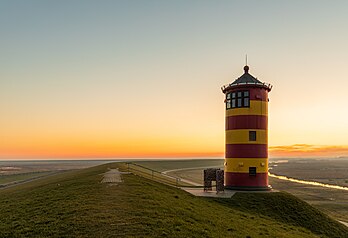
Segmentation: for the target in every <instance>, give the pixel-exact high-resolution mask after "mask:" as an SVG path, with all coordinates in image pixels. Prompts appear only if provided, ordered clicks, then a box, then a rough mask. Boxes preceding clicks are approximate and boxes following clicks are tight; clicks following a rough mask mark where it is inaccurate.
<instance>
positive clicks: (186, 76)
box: [0, 0, 348, 159]
mask: <svg viewBox="0 0 348 238" xmlns="http://www.w3.org/2000/svg"><path fill="white" fill-rule="evenodd" d="M347 11H348V2H346V1H333V2H331V1H314V0H313V1H247V2H245V1H217V2H216V1H171V2H167V1H155V0H154V1H100V2H99V1H98V2H97V1H73V2H71V1H48V2H47V1H2V2H0V29H1V31H2V34H1V35H2V36H1V38H0V52H1V56H0V65H1V66H0V159H49V158H117V157H122V158H124V157H127V158H128V157H159V158H162V157H220V158H222V157H223V155H224V126H225V124H224V113H225V111H224V110H225V105H224V95H223V93H222V92H221V89H220V87H221V86H222V85H224V84H227V83H230V82H232V81H234V80H235V79H236V78H238V77H239V76H240V75H242V74H243V66H244V64H245V62H244V58H245V54H248V64H249V66H250V74H252V75H253V76H255V77H257V78H258V79H259V80H260V81H263V82H269V83H271V84H272V85H273V89H272V91H271V92H270V94H269V97H270V102H269V152H270V157H271V158H272V157H273V158H274V157H348V106H347V103H348V100H347V90H348V79H347V77H348V61H347V55H348V45H347V42H348V15H347V14H346V13H347Z"/></svg>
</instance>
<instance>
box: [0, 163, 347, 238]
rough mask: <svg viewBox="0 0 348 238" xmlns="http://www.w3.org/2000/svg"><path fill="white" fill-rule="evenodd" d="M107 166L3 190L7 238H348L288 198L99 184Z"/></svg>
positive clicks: (136, 181) (1, 226) (2, 230)
mask: <svg viewBox="0 0 348 238" xmlns="http://www.w3.org/2000/svg"><path fill="white" fill-rule="evenodd" d="M119 166H120V164H117V163H113V164H106V165H101V166H97V167H93V168H89V169H84V170H80V171H74V172H67V173H64V174H59V175H55V176H52V177H47V178H45V179H41V180H36V181H33V182H30V183H26V184H22V185H18V186H16V187H12V188H8V189H4V190H0V214H1V216H0V237H48V236H50V237H264V236H266V237H348V235H347V234H348V229H347V228H345V227H344V226H343V225H341V224H339V223H337V222H336V221H333V220H331V219H330V218H329V217H327V216H326V215H324V214H323V213H321V212H319V211H318V210H316V209H314V208H313V207H311V206H309V205H308V204H306V203H304V202H302V201H300V200H298V199H297V198H295V197H293V196H291V195H289V194H286V193H270V194H245V193H243V194H236V195H235V196H234V197H233V198H232V199H212V198H210V199H209V198H200V197H194V196H192V195H190V194H188V193H186V192H184V191H182V190H180V189H176V188H174V187H170V186H166V185H163V184H160V183H157V182H154V181H151V180H148V179H144V178H141V177H138V176H135V175H132V174H129V175H123V179H124V182H123V183H121V184H119V185H117V186H109V185H107V184H102V183H100V181H101V179H102V174H103V173H105V172H106V171H107V170H108V168H116V167H119Z"/></svg>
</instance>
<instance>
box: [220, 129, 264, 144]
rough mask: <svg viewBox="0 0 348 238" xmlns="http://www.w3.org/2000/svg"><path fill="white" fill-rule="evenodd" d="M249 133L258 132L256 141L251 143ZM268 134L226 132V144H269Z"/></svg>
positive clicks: (259, 132)
mask: <svg viewBox="0 0 348 238" xmlns="http://www.w3.org/2000/svg"><path fill="white" fill-rule="evenodd" d="M249 131H256V141H249ZM267 134H268V133H267V130H257V129H241V130H228V131H226V144H267V143H268V135H267Z"/></svg>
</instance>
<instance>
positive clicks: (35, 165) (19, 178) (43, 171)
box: [0, 160, 109, 188]
mask: <svg viewBox="0 0 348 238" xmlns="http://www.w3.org/2000/svg"><path fill="white" fill-rule="evenodd" d="M107 162H109V161H102V160H71V161H66V160H65V161H62V160H60V161H57V160H51V161H45V160H35V161H30V160H26V161H0V188H3V187H5V186H8V185H13V184H17V183H20V182H26V181H30V180H32V179H36V178H41V177H44V176H48V175H52V174H56V173H58V172H63V171H68V170H76V169H82V168H88V167H91V166H95V165H99V164H104V163H107Z"/></svg>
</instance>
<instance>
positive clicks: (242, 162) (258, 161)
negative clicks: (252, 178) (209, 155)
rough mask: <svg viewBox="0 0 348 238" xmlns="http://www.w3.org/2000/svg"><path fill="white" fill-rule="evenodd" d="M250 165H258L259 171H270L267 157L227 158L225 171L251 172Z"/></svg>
mask: <svg viewBox="0 0 348 238" xmlns="http://www.w3.org/2000/svg"><path fill="white" fill-rule="evenodd" d="M249 167H256V172H257V173H268V159H267V158H226V159H225V172H234V173H249Z"/></svg>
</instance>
